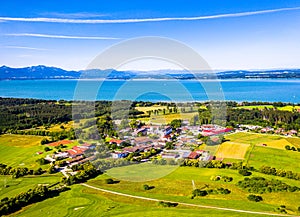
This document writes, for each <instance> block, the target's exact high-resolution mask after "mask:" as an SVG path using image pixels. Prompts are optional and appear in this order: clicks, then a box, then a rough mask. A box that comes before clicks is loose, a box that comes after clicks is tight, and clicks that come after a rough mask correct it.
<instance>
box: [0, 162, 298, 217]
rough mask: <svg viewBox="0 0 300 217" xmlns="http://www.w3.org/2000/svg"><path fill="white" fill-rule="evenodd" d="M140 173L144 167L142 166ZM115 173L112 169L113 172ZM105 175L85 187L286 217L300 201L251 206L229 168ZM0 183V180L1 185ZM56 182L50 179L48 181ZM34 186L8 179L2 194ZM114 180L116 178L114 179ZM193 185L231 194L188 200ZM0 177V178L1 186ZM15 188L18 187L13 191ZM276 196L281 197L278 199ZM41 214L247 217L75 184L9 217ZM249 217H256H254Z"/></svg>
mask: <svg viewBox="0 0 300 217" xmlns="http://www.w3.org/2000/svg"><path fill="white" fill-rule="evenodd" d="M144 165H145V166H144V167H145V169H147V167H148V165H146V164H144ZM135 166H136V165H131V166H127V171H130V170H131V169H132V168H134V167H135ZM115 169H117V168H114V169H112V170H115ZM213 175H220V176H224V175H226V176H231V177H233V181H232V182H230V183H224V182H216V181H211V180H210V177H211V176H213ZM254 175H255V176H257V175H259V176H263V177H266V178H268V179H271V178H272V176H268V175H263V174H259V173H255V172H254ZM109 177H110V176H108V174H103V175H100V176H98V177H97V178H95V179H93V180H90V181H88V184H89V185H92V186H96V187H100V188H104V189H110V190H113V191H117V192H123V193H128V194H131V195H139V196H145V197H150V198H156V199H159V200H172V201H177V202H185V203H192V204H201V205H211V206H219V207H228V208H235V209H244V210H252V211H262V212H273V211H274V209H275V208H277V207H279V206H280V205H282V204H284V205H286V206H287V209H288V211H289V213H290V214H295V210H296V209H297V207H298V205H299V204H298V201H299V200H300V193H284V194H281V193H270V194H264V195H262V196H263V198H264V201H263V202H260V203H255V202H250V201H248V200H247V195H248V193H247V192H244V191H242V190H241V189H239V188H238V187H237V186H236V185H235V184H236V183H237V182H238V181H239V180H242V179H243V178H244V177H243V176H241V175H240V174H238V172H237V171H235V170H229V169H206V168H194V167H179V168H177V169H176V170H175V171H173V172H172V173H170V174H168V175H167V176H165V177H162V178H160V179H156V180H152V181H147V182H131V181H123V180H121V181H120V182H119V183H115V184H110V185H108V184H105V182H104V181H103V180H104V179H107V178H109ZM1 178H2V180H1ZM57 178H59V177H51V182H55V180H56V179H57ZM34 179H35V181H32V182H30V180H26V179H25V178H22V181H21V183H20V184H17V183H14V182H15V180H12V179H11V180H9V181H7V183H11V185H12V186H11V187H12V188H13V187H14V188H15V190H14V191H13V190H11V191H10V193H5V195H8V196H9V195H13V194H14V193H17V192H18V191H19V190H21V189H22V190H23V189H24V190H25V189H27V187H26V182H28V183H27V184H28V185H27V186H29V185H30V184H36V183H44V182H45V180H47V181H48V180H49V179H45V180H43V179H44V178H37V179H36V178H34ZM278 179H280V180H283V181H284V182H286V183H288V184H290V185H295V184H297V183H298V182H297V181H295V180H288V179H286V178H282V177H278ZM114 180H115V178H114ZM192 180H194V183H195V185H196V187H197V188H203V187H204V186H205V185H208V186H209V188H218V187H225V188H228V189H230V190H231V194H229V195H208V196H206V197H201V198H200V197H199V198H195V199H190V198H189V197H188V196H189V195H190V194H191V191H192V190H193V185H192ZM1 181H3V177H0V183H1ZM143 184H148V185H150V186H154V188H153V189H151V190H148V191H145V190H143V188H142V186H143ZM22 185H24V186H23V187H24V188H23V187H22ZM17 187H19V188H18V189H17ZM1 195H2V192H1ZM278 197H280V198H278ZM41 214H43V215H47V216H53V217H56V216H57V217H58V216H136V215H140V216H157V215H163V216H242V217H243V216H250V214H247V213H235V212H230V211H222V210H213V209H202V208H193V207H186V206H183V205H179V206H178V207H176V208H162V207H160V206H158V204H157V202H155V201H145V200H141V199H134V198H128V197H125V196H120V195H112V194H109V193H104V192H101V191H97V190H94V189H90V188H87V187H84V186H80V185H73V186H71V190H69V191H66V192H63V193H61V195H60V196H58V197H54V198H51V199H47V200H45V201H42V202H39V203H36V204H32V205H30V206H27V207H25V208H23V210H21V211H19V212H17V213H15V214H12V215H10V216H30V217H35V216H40V215H41ZM251 216H261V215H253V214H251Z"/></svg>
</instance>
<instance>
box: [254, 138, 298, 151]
mask: <svg viewBox="0 0 300 217" xmlns="http://www.w3.org/2000/svg"><path fill="white" fill-rule="evenodd" d="M264 144H266V145H267V146H266V147H271V148H278V149H285V146H286V145H289V146H291V147H293V146H294V145H293V144H291V143H290V142H288V141H287V140H286V139H280V140H274V141H269V142H266V143H264ZM259 145H261V146H262V144H258V146H259Z"/></svg>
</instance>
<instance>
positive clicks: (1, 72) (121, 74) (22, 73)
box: [0, 65, 300, 80]
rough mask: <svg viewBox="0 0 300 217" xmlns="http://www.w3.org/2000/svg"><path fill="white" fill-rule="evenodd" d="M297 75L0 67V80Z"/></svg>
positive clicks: (297, 73)
mask: <svg viewBox="0 0 300 217" xmlns="http://www.w3.org/2000/svg"><path fill="white" fill-rule="evenodd" d="M80 78H84V79H96V78H98V79H124V80H128V79H179V80H192V79H251V78H252V79H254V78H256V79H267V78H274V79H275V78H281V79H298V78H300V69H270V70H224V71H217V72H216V73H212V72H208V71H193V72H189V71H187V70H172V69H170V70H168V69H163V70H154V71H153V70H152V71H136V70H135V71H133V70H132V71H130V70H128V71H118V70H115V69H104V70H100V69H89V70H78V71H75V70H64V69H61V68H58V67H52V66H44V65H37V66H28V67H23V68H12V67H8V66H5V65H3V66H1V67H0V80H30V79H80Z"/></svg>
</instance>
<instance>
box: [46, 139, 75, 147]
mask: <svg viewBox="0 0 300 217" xmlns="http://www.w3.org/2000/svg"><path fill="white" fill-rule="evenodd" d="M72 142H73V141H71V140H61V141H57V142H52V143H49V144H47V145H49V146H53V147H56V146H59V145H67V144H70V143H72Z"/></svg>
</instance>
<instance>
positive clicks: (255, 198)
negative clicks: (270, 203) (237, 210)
mask: <svg viewBox="0 0 300 217" xmlns="http://www.w3.org/2000/svg"><path fill="white" fill-rule="evenodd" d="M247 198H248V200H250V201H255V202H260V201H262V200H263V198H262V197H261V196H259V195H254V194H250V195H248V197H247Z"/></svg>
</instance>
